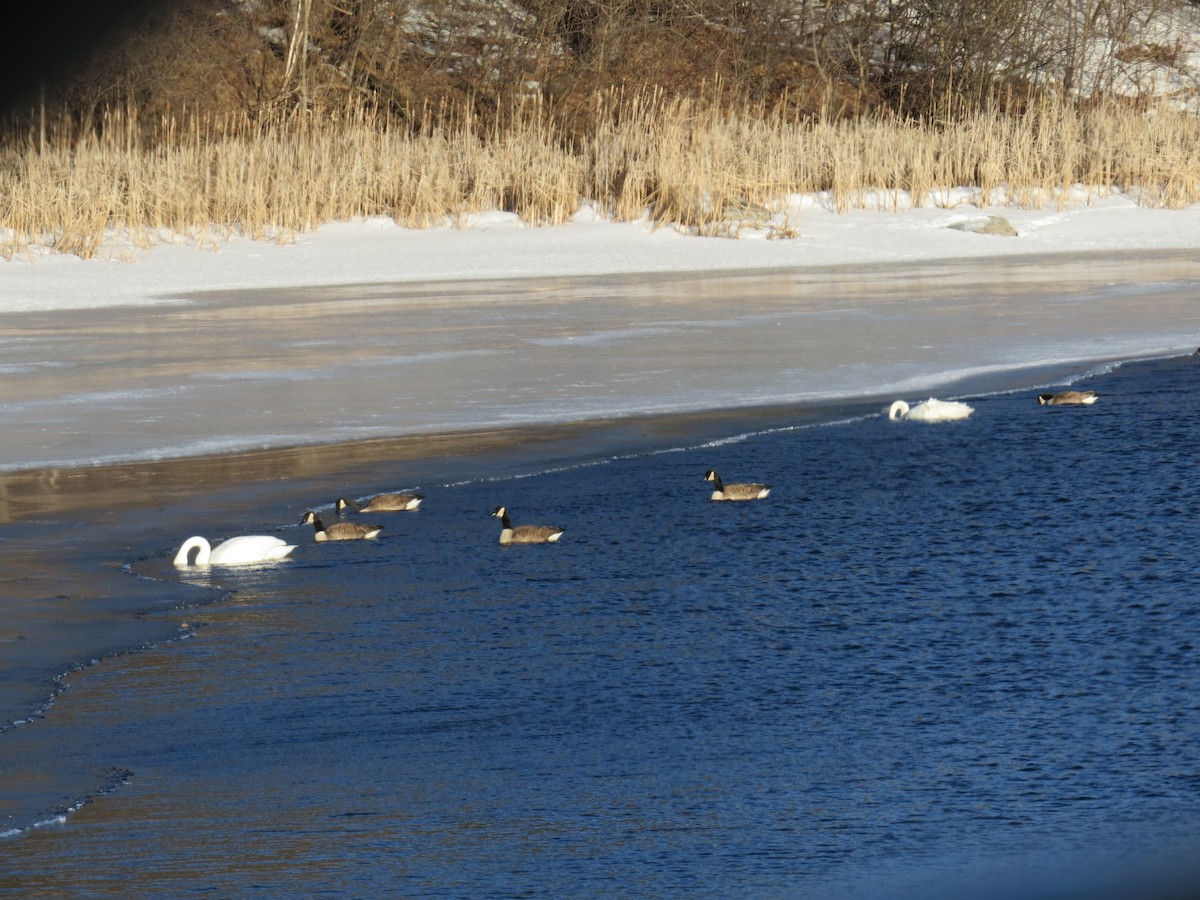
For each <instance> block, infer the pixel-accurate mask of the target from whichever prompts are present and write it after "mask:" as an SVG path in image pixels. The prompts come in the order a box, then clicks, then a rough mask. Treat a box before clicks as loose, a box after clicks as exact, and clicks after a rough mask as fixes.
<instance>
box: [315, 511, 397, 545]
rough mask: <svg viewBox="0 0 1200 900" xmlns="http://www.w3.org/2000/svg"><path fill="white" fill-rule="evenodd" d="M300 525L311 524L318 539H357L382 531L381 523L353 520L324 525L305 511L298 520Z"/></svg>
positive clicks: (317, 517)
mask: <svg viewBox="0 0 1200 900" xmlns="http://www.w3.org/2000/svg"><path fill="white" fill-rule="evenodd" d="M300 524H301V525H311V526H312V527H313V529H314V530H315V531H316V534H315V535H314V537H315V539H316V540H318V541H358V540H365V539H366V538H373V537H376V536H378V534H379V532H381V531H383V526H382V525H359V524H357V523H355V522H334V523H333V524H332V525H329V526H326V525H325V524H324V523H323V522H322V521H321V517H320V516H318V515H317V514H316V513H314V512H311V511H310V512H306V513H305V514H304V518H302V519H301V520H300Z"/></svg>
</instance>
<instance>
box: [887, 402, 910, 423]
mask: <svg viewBox="0 0 1200 900" xmlns="http://www.w3.org/2000/svg"><path fill="white" fill-rule="evenodd" d="M906 415H908V404H907V403H905V402H904V401H903V400H897V401H896V402H895V403H893V404H892V408H891V409H889V410H888V418H889V419H903V418H904V417H905V416H906Z"/></svg>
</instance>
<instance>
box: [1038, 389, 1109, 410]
mask: <svg viewBox="0 0 1200 900" xmlns="http://www.w3.org/2000/svg"><path fill="white" fill-rule="evenodd" d="M1099 399H1100V395H1099V394H1097V393H1096V392H1095V391H1059V392H1058V393H1057V394H1038V405H1039V406H1091V405H1092V404H1093V403H1095V402H1096V401H1097V400H1099Z"/></svg>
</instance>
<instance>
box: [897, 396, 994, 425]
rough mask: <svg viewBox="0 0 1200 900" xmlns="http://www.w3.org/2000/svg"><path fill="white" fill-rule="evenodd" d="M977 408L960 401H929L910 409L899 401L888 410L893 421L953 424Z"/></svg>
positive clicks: (931, 398) (931, 399)
mask: <svg viewBox="0 0 1200 900" xmlns="http://www.w3.org/2000/svg"><path fill="white" fill-rule="evenodd" d="M973 412H975V408H974V407H971V406H967V404H965V403H960V402H959V401H958V400H935V399H934V398H933V397H930V398H929V399H928V400H926V401H924V402H922V403H918V404H917V405H916V406H913V407H909V405H908V404H907V403H905V402H904V401H903V400H897V401H896V402H895V403H893V404H892V408H891V409H889V410H888V418H889V419H892V420H899V419H911V420H912V421H914V422H951V421H953V420H955V419H965V418H966V417H967V416H969V415H970V414H971V413H973Z"/></svg>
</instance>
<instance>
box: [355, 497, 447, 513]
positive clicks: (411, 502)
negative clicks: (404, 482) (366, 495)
mask: <svg viewBox="0 0 1200 900" xmlns="http://www.w3.org/2000/svg"><path fill="white" fill-rule="evenodd" d="M424 499H425V495H424V494H376V495H375V496H374V497H372V498H371V499H370V500H368V501H367V502H366V503H359V502H358V501H357V500H351V499H349V498H348V497H338V499H337V503H336V504H335V506H336V507H337V511H338V512H339V513H342V512H345V511H346V510H347V509H350V510H353V511H354V512H366V513H372V512H404V511H406V510H413V509H416V508H417V507H419V506H420V505H421V501H422V500H424Z"/></svg>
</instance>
